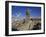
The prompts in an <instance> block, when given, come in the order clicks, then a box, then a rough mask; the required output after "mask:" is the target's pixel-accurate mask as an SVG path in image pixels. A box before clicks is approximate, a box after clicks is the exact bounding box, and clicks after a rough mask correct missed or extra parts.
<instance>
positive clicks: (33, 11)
mask: <svg viewBox="0 0 46 37" xmlns="http://www.w3.org/2000/svg"><path fill="white" fill-rule="evenodd" d="M27 8H28V9H29V11H30V15H31V16H33V17H36V16H37V17H40V16H41V7H28V6H12V15H13V16H17V15H16V14H18V13H20V14H21V16H25V15H26V9H27Z"/></svg>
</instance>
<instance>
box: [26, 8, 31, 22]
mask: <svg viewBox="0 0 46 37" xmlns="http://www.w3.org/2000/svg"><path fill="white" fill-rule="evenodd" d="M29 20H30V11H29V8H27V9H26V21H27V22H28V21H29Z"/></svg>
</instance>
